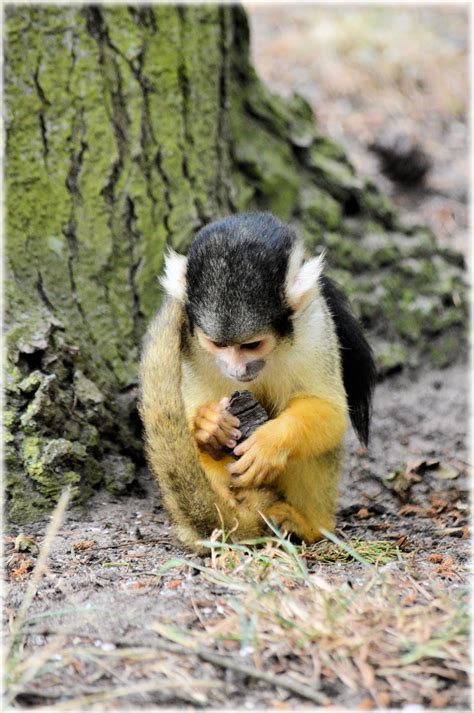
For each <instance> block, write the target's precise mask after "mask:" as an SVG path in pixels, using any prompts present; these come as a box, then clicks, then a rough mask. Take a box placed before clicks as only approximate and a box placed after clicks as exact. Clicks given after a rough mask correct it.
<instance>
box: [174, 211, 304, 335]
mask: <svg viewBox="0 0 474 713" xmlns="http://www.w3.org/2000/svg"><path fill="white" fill-rule="evenodd" d="M295 239H296V236H295V234H294V232H293V231H292V230H291V229H290V228H289V227H288V226H286V225H285V224H284V223H282V222H281V221H279V220H278V219H277V218H275V217H274V216H272V215H271V214H270V213H244V214H241V215H234V216H231V217H229V218H224V219H222V220H218V221H216V222H214V223H211V224H210V225H207V226H206V227H205V228H203V229H202V230H200V231H199V233H198V234H197V236H196V238H195V239H194V241H193V242H192V243H191V247H190V249H189V253H188V264H187V271H186V285H187V290H186V294H187V301H186V311H187V314H188V318H189V321H190V325H191V329H192V328H193V326H194V325H198V326H199V327H200V328H201V329H202V330H203V331H204V333H205V334H206V335H207V336H208V337H209V338H210V339H212V340H213V341H215V342H220V343H223V344H231V343H235V342H242V341H243V340H245V339H248V338H250V337H252V335H254V334H257V333H258V332H260V331H262V330H265V329H268V328H269V327H271V328H273V329H274V330H275V331H276V332H277V333H278V334H280V335H286V334H289V333H291V331H292V323H291V320H290V317H291V310H290V308H289V306H288V305H287V303H286V298H285V292H284V288H285V276H286V271H287V267H288V257H289V254H290V251H291V247H292V245H293V244H294V241H295Z"/></svg>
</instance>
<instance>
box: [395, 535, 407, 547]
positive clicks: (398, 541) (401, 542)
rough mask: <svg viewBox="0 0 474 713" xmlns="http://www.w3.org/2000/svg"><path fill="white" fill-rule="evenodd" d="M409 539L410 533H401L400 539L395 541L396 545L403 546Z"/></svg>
mask: <svg viewBox="0 0 474 713" xmlns="http://www.w3.org/2000/svg"><path fill="white" fill-rule="evenodd" d="M407 541H408V535H400V537H399V538H398V540H397V541H396V542H395V547H398V548H400V549H401V548H402V547H403V546H404V545H405V544H406V543H407Z"/></svg>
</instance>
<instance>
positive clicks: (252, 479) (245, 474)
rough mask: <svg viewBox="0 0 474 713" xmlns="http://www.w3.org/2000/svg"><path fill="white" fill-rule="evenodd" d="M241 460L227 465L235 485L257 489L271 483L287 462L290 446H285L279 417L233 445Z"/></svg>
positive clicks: (233, 486) (234, 486)
mask: <svg viewBox="0 0 474 713" xmlns="http://www.w3.org/2000/svg"><path fill="white" fill-rule="evenodd" d="M234 454H235V455H236V456H240V457H239V460H238V461H236V462H235V463H231V464H229V465H227V466H226V468H227V470H228V472H229V473H230V475H231V478H232V488H258V487H260V486H262V485H264V484H268V483H271V482H272V480H274V479H275V478H276V477H277V475H278V474H279V473H281V472H282V471H283V470H284V469H285V467H286V464H287V462H288V456H289V449H287V448H284V447H282V445H281V436H280V434H279V428H278V425H277V422H276V420H273V421H269V422H268V423H266V424H264V425H263V426H260V427H259V428H257V430H256V431H254V432H253V433H252V435H251V436H249V437H248V438H247V440H245V441H243V442H242V443H239V445H238V446H237V447H236V448H234Z"/></svg>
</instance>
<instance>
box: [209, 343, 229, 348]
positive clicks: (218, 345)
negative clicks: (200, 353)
mask: <svg viewBox="0 0 474 713" xmlns="http://www.w3.org/2000/svg"><path fill="white" fill-rule="evenodd" d="M212 343H213V344H214V346H215V347H217V348H218V349H225V348H226V346H227V344H223V343H222V342H212Z"/></svg>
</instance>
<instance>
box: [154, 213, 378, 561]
mask: <svg viewBox="0 0 474 713" xmlns="http://www.w3.org/2000/svg"><path fill="white" fill-rule="evenodd" d="M161 282H162V285H163V287H164V289H165V291H166V293H167V299H166V301H165V303H164V304H163V307H162V308H161V310H160V311H159V313H158V314H157V316H156V317H155V319H154V321H153V322H152V323H151V325H150V327H149V330H148V333H147V336H146V339H145V344H144V349H143V356H142V363H141V389H140V391H141V394H140V412H141V416H142V420H143V423H144V427H145V434H146V451H147V455H148V460H149V463H150V466H151V469H152V471H153V472H154V473H155V475H156V477H157V478H158V481H159V483H160V486H161V492H162V495H163V500H164V504H165V507H166V508H167V509H168V511H169V512H170V514H171V516H172V518H173V520H174V522H175V524H176V526H177V533H178V536H179V538H180V539H181V540H182V541H183V542H184V543H185V544H187V545H188V546H190V547H192V548H193V549H196V550H199V549H200V548H199V540H200V539H203V538H207V537H209V536H210V534H211V533H212V531H213V529H215V528H217V527H221V526H222V525H224V527H225V530H226V531H227V532H229V531H231V532H232V533H233V537H235V538H237V539H243V538H248V537H256V536H259V535H261V534H262V533H263V532H264V531H265V529H266V525H265V522H264V520H263V518H262V517H261V514H263V515H265V517H266V518H267V519H269V520H271V521H273V522H274V523H275V524H276V525H277V526H278V527H280V528H281V529H283V530H285V531H287V532H289V533H294V534H295V535H296V536H297V537H298V538H300V539H301V540H304V541H305V542H307V543H311V542H315V541H316V540H318V539H320V538H321V528H326V529H328V530H331V529H333V527H334V514H335V510H336V500H337V487H338V478H339V473H340V470H341V465H342V458H343V445H342V444H343V439H344V434H345V432H346V428H347V421H348V416H350V418H351V420H352V423H353V426H354V428H355V430H356V432H357V434H358V436H359V438H360V440H361V441H362V442H363V443H367V440H368V435H369V420H370V409H371V398H372V391H373V388H374V385H375V378H376V370H375V365H374V361H373V357H372V352H371V349H370V347H369V345H368V344H367V342H366V340H365V337H364V335H363V333H362V330H361V328H360V326H359V324H358V323H357V321H356V320H355V318H354V317H353V316H352V314H351V312H350V310H349V308H348V305H347V302H346V300H345V297H344V295H343V294H342V293H341V292H340V291H339V289H338V288H337V287H336V286H335V284H334V283H333V282H332V281H331V280H329V278H327V277H325V276H324V275H323V256H322V255H321V256H318V257H309V258H308V257H307V256H306V255H305V249H304V247H303V244H302V242H301V240H299V239H298V238H297V236H296V234H295V233H294V231H293V230H292V229H291V228H290V227H288V226H287V225H285V224H283V223H281V222H280V221H279V220H278V219H277V218H275V217H274V216H272V215H271V214H269V213H250V214H242V215H235V216H232V217H229V218H224V219H222V220H218V221H216V222H214V223H212V224H210V225H208V226H206V227H205V228H203V229H202V230H200V231H199V233H198V234H197V236H196V237H195V239H194V241H193V242H192V244H191V246H190V249H189V253H188V257H184V256H181V255H178V254H176V253H174V252H172V251H170V252H169V254H168V256H167V258H166V263H165V271H164V276H163V277H162V278H161ZM242 382H245V384H246V386H245V388H248V389H249V390H250V391H251V392H252V393H253V395H254V396H255V398H256V399H257V400H258V401H259V402H260V403H261V404H262V406H263V407H264V408H265V409H266V411H267V412H268V414H269V416H270V420H269V421H268V422H267V423H265V424H263V425H261V426H259V427H258V428H257V430H255V431H254V433H252V435H251V436H250V437H249V438H248V439H247V440H245V441H243V442H241V443H239V444H238V445H236V444H237V440H238V439H239V437H240V435H241V434H240V432H239V421H238V419H236V418H234V417H233V416H232V415H231V414H230V412H229V411H228V410H227V408H226V407H227V405H228V403H229V396H230V394H231V393H232V392H233V391H235V389H236V388H238V387H239V384H241V383H242ZM232 449H233V450H232ZM229 450H231V451H232V452H231V453H230V454H229Z"/></svg>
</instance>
